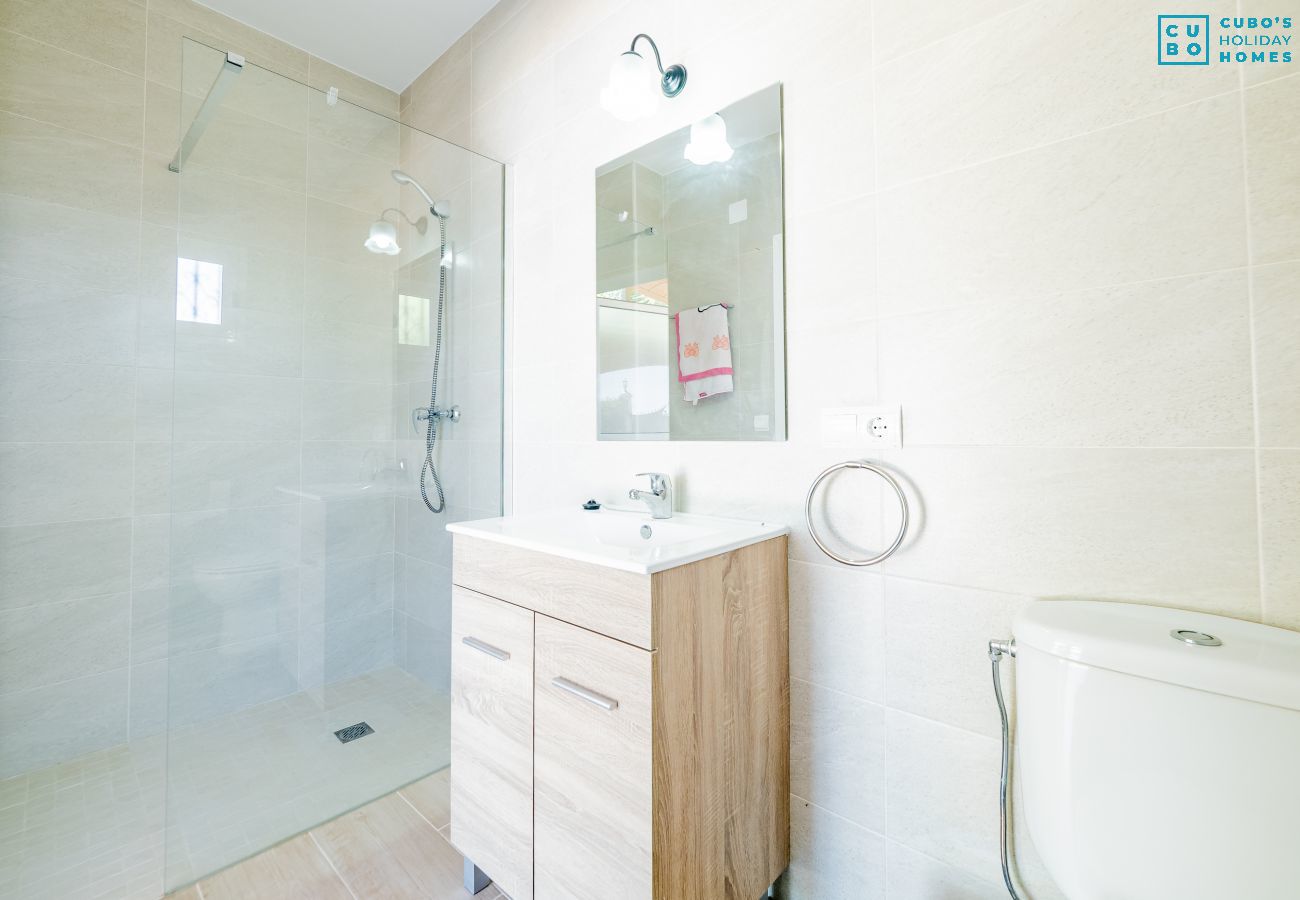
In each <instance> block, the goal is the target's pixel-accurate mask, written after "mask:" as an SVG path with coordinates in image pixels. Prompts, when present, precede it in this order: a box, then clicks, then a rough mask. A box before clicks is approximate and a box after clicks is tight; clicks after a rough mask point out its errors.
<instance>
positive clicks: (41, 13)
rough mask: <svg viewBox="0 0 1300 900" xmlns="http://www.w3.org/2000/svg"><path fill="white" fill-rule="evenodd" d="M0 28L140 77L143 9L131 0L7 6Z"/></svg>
mask: <svg viewBox="0 0 1300 900" xmlns="http://www.w3.org/2000/svg"><path fill="white" fill-rule="evenodd" d="M0 28H5V29H8V30H9V31H16V32H17V33H19V34H21V35H25V36H27V37H30V38H35V39H36V40H38V41H42V42H44V43H46V44H52V45H54V46H55V47H58V48H60V49H62V50H67V51H69V52H71V53H75V54H77V55H78V56H87V57H90V58H91V59H94V60H98V61H99V62H102V63H106V64H108V65H110V66H113V67H115V68H118V69H123V70H125V71H127V72H132V73H134V74H137V75H139V74H142V73H143V72H144V35H145V10H144V4H143V3H138V2H136V0H7V2H6V3H5V4H4V6H0Z"/></svg>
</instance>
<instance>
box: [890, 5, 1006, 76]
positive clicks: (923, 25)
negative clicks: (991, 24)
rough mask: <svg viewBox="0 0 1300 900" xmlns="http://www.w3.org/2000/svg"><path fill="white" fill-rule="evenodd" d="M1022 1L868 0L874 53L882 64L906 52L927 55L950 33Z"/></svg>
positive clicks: (982, 20) (968, 26)
mask: <svg viewBox="0 0 1300 900" xmlns="http://www.w3.org/2000/svg"><path fill="white" fill-rule="evenodd" d="M1025 5H1027V4H1025V2H1024V0H940V2H935V3H894V2H892V0H872V4H871V16H872V22H873V24H874V27H875V34H874V38H875V51H876V53H877V54H878V56H879V58H880V62H882V63H884V62H887V61H888V60H891V59H893V58H895V57H898V56H902V55H903V54H906V53H913V52H915V53H916V54H917V55H918V56H925V55H927V54H929V53H931V51H932V49H933V45H934V44H935V43H936V42H938V41H941V40H942V39H943V38H945V37H948V36H949V35H951V34H955V33H958V32H961V31H963V30H965V29H967V28H971V27H973V26H975V25H978V24H980V23H981V22H985V21H988V20H990V19H994V20H996V17H998V16H1000V15H1002V14H1003V13H1005V12H1007V11H1008V10H1012V9H1015V8H1017V7H1020V6H1025Z"/></svg>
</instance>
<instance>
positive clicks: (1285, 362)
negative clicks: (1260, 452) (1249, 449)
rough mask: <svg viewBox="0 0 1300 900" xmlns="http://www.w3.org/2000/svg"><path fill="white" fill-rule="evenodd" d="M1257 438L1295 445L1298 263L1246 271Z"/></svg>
mask: <svg viewBox="0 0 1300 900" xmlns="http://www.w3.org/2000/svg"><path fill="white" fill-rule="evenodd" d="M1251 278H1252V279H1253V293H1254V301H1255V303H1254V316H1255V328H1254V336H1255V377H1256V384H1255V392H1256V398H1255V399H1256V404H1257V406H1258V411H1259V442H1260V444H1261V445H1263V446H1265V447H1300V402H1297V399H1296V398H1297V397H1300V262H1291V263H1280V264H1278V265H1275V266H1258V267H1256V268H1255V269H1253V270H1252V271H1251Z"/></svg>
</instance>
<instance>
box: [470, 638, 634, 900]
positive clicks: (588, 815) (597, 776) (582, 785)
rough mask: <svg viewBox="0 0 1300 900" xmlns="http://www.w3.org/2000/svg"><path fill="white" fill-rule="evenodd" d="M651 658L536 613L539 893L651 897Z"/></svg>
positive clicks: (576, 899)
mask: <svg viewBox="0 0 1300 900" xmlns="http://www.w3.org/2000/svg"><path fill="white" fill-rule="evenodd" d="M653 656H654V654H653V653H651V652H649V651H646V650H640V649H638V648H636V647H632V646H629V645H627V644H625V643H622V642H620V641H616V640H613V639H612V638H608V637H604V636H602V635H599V634H594V633H592V632H590V631H586V630H585V629H582V628H577V627H575V626H573V625H570V624H567V623H565V622H560V621H557V620H555V619H551V618H548V617H546V616H540V615H539V616H537V617H536V660H535V669H536V675H535V695H534V699H535V709H534V738H533V739H534V752H535V756H534V773H533V777H534V787H535V791H534V803H535V810H534V823H533V828H534V847H533V853H534V863H535V869H534V876H535V884H536V888H535V894H534V895H535V897H536V898H537V900H609V898H611V897H618V898H620V900H650V898H651V896H652V891H653V871H652V852H653V846H652V815H653V810H652V804H651V800H652V758H651V738H652V734H651V724H650V723H651V660H652V657H653ZM454 771H455V769H454V767H453V772H454ZM453 777H454V776H453ZM507 893H509V891H508V890H507Z"/></svg>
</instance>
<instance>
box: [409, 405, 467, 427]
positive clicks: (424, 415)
mask: <svg viewBox="0 0 1300 900" xmlns="http://www.w3.org/2000/svg"><path fill="white" fill-rule="evenodd" d="M430 419H446V420H447V421H448V422H459V421H460V407H459V406H451V407H448V408H447V409H442V408H441V407H437V406H417V407H416V408H415V409H413V410H411V428H412V429H413V430H414V431H415V433H416V434H419V433H420V423H421V422H427V421H429V420H430Z"/></svg>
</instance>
